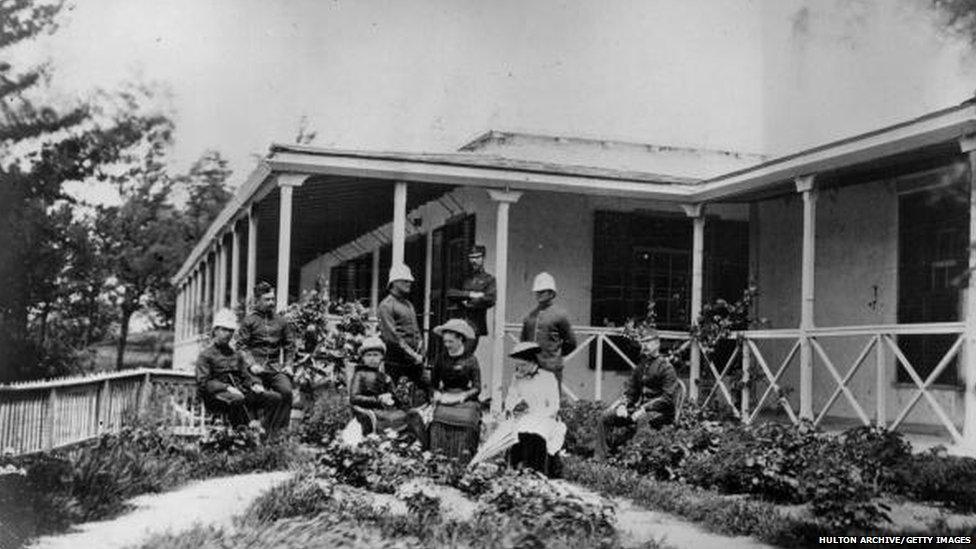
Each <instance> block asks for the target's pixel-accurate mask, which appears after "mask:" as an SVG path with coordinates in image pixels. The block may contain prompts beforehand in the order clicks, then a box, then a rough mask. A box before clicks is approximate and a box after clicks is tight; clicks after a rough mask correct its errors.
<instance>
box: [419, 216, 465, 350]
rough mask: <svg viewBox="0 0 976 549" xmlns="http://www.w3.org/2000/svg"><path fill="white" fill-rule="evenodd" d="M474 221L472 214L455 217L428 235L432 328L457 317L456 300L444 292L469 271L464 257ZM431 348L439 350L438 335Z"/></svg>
mask: <svg viewBox="0 0 976 549" xmlns="http://www.w3.org/2000/svg"><path fill="white" fill-rule="evenodd" d="M474 221H475V217H474V214H469V215H464V216H461V217H456V218H454V219H451V220H449V221H448V222H447V223H446V224H445V225H444V226H442V227H440V228H437V229H435V230H434V232H433V234H432V235H431V238H432V239H433V242H432V243H431V254H432V260H431V277H430V281H431V286H430V311H429V313H428V314H430V315H431V319H430V325H431V327H433V326H437V325H439V324H442V323H444V321H446V320H447V319H449V318H455V317H457V316H460V314H459V313H460V309H459V305H458V303H457V302H456V301H454V300H448V299H447V291H448V290H449V289H452V288H454V289H457V288H460V287H461V284H462V283H463V282H464V278H465V277H466V276H467V274H468V261H467V257H468V250H469V249H470V248H471V246H472V245H474ZM430 348H431V352H432V353H435V352H437V351H439V349H440V342H439V341H438V340H437V338H433V337H432V338H431V339H430ZM430 356H436V355H434V354H431V355H430Z"/></svg>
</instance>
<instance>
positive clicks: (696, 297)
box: [682, 204, 718, 402]
mask: <svg viewBox="0 0 976 549" xmlns="http://www.w3.org/2000/svg"><path fill="white" fill-rule="evenodd" d="M682 209H684V211H685V215H687V216H688V217H690V218H691V220H692V240H691V325H692V326H694V325H695V324H697V323H698V315H700V314H701V309H702V291H703V290H702V289H703V287H704V285H703V280H704V272H705V267H704V265H705V259H704V257H705V215H704V205H703V204H685V205H682ZM690 366H691V368H690V371H689V374H688V398H689V399H690V400H691V401H692V402H698V389H699V384H700V383H701V346H700V345H699V344H698V342H697V341H692V342H691V365H690ZM716 381H718V380H716Z"/></svg>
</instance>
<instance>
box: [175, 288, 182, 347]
mask: <svg viewBox="0 0 976 549" xmlns="http://www.w3.org/2000/svg"><path fill="white" fill-rule="evenodd" d="M184 312H185V310H184V309H183V284H177V285H176V312H175V314H174V315H173V343H174V346H175V344H176V343H179V342H180V341H182V340H183V332H182V331H181V330H182V329H183V318H182V317H183V313H184Z"/></svg>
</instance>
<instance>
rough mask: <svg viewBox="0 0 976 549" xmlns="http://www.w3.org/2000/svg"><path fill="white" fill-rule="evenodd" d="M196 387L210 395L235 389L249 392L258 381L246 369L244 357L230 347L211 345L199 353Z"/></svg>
mask: <svg viewBox="0 0 976 549" xmlns="http://www.w3.org/2000/svg"><path fill="white" fill-rule="evenodd" d="M196 377H197V387H199V388H200V390H202V391H206V392H207V393H210V394H215V393H219V392H221V391H225V390H227V387H235V388H237V389H239V390H240V391H241V392H245V393H246V392H249V391H250V390H251V386H253V385H254V384H255V383H260V381H259V380H258V379H257V378H256V377H254V376H253V375H252V374H251V373H250V372H249V371H248V369H247V365H246V364H245V362H244V356H243V355H241V353H240V352H238V351H235V350H234V349H232V348H231V347H230V345H217V344H215V343H211V344H210V345H208V346H207V347H205V348H204V349H203V350H202V351H200V356H198V357H197V363H196Z"/></svg>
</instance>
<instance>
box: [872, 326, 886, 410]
mask: <svg viewBox="0 0 976 549" xmlns="http://www.w3.org/2000/svg"><path fill="white" fill-rule="evenodd" d="M874 353H875V354H874V358H875V379H874V382H875V389H874V390H875V392H877V393H878V394H877V395H875V401H874V416H875V417H874V423H875V425H877V426H878V427H887V425H888V412H887V410H886V408H885V397H886V394H885V393H887V391H888V379H887V368H886V366H885V351H884V336H882V335H880V334H878V336H877V337H876V338H875V340H874Z"/></svg>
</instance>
